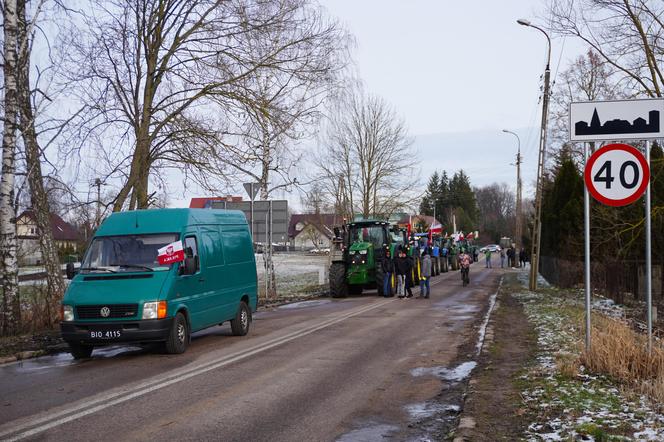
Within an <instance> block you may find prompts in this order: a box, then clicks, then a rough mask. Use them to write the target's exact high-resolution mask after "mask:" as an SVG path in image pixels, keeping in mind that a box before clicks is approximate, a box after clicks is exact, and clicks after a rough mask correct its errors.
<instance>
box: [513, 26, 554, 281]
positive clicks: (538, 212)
mask: <svg viewBox="0 0 664 442" xmlns="http://www.w3.org/2000/svg"><path fill="white" fill-rule="evenodd" d="M516 22H517V23H518V24H520V25H522V26H528V27H530V28H535V29H537V30H538V31H540V32H541V33H542V34H544V36H545V37H546V41H547V48H548V50H547V58H546V69H545V70H544V97H543V99H542V126H541V132H540V145H539V155H538V160H537V189H536V192H535V224H534V225H533V240H532V243H533V244H532V249H531V253H530V281H529V284H528V286H529V288H530V290H537V273H538V270H539V258H540V238H541V236H542V185H543V183H542V174H543V173H544V155H545V148H546V123H547V118H548V114H549V81H550V77H551V70H550V67H549V66H550V64H551V38H550V37H549V34H547V33H546V31H544V29H542V28H540V27H539V26H535V25H533V24H532V23H530V22H529V21H528V20H524V19H519V20H517V21H516Z"/></svg>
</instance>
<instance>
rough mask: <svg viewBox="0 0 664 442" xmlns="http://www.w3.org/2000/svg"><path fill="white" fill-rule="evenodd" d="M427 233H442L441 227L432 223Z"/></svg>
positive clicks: (437, 223) (436, 223)
mask: <svg viewBox="0 0 664 442" xmlns="http://www.w3.org/2000/svg"><path fill="white" fill-rule="evenodd" d="M429 231H430V232H431V233H433V234H436V233H443V225H442V224H441V223H439V222H436V221H434V222H433V223H431V226H430V227H429Z"/></svg>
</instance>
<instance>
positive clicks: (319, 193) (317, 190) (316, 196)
mask: <svg viewBox="0 0 664 442" xmlns="http://www.w3.org/2000/svg"><path fill="white" fill-rule="evenodd" d="M300 201H301V203H302V206H303V208H304V211H305V212H306V213H311V214H316V215H320V214H321V213H329V212H331V210H332V208H331V207H330V205H329V204H328V201H327V200H326V193H325V188H324V186H323V185H322V184H321V183H320V182H318V181H314V182H313V183H312V184H311V185H310V186H309V187H308V189H306V190H303V194H302V195H301V197H300Z"/></svg>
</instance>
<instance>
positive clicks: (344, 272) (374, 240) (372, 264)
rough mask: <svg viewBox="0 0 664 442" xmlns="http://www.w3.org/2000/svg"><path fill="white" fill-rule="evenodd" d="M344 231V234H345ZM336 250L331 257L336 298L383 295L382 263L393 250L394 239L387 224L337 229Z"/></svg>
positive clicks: (369, 222)
mask: <svg viewBox="0 0 664 442" xmlns="http://www.w3.org/2000/svg"><path fill="white" fill-rule="evenodd" d="M342 231H343V233H342ZM335 234H336V237H337V238H335V241H334V242H335V246H336V250H335V251H334V252H333V253H332V254H331V255H330V258H331V265H330V293H331V295H332V296H333V297H341V296H345V295H346V294H348V293H350V294H360V293H362V290H363V289H364V288H378V291H379V294H382V293H381V292H382V284H381V283H378V284H377V283H376V282H377V281H382V278H383V276H382V270H381V260H382V259H383V256H384V254H385V250H387V249H388V248H390V249H391V248H392V244H393V235H392V234H391V232H390V224H389V223H388V222H386V221H374V220H362V221H354V222H351V223H349V224H346V225H344V226H343V227H342V229H341V230H339V229H335Z"/></svg>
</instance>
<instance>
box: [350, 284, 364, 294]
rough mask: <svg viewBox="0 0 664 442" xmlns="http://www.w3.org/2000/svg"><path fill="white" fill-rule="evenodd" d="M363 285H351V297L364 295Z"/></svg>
mask: <svg viewBox="0 0 664 442" xmlns="http://www.w3.org/2000/svg"><path fill="white" fill-rule="evenodd" d="M362 289H363V287H362V285H360V284H349V285H348V293H349V294H351V295H361V294H362Z"/></svg>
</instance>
